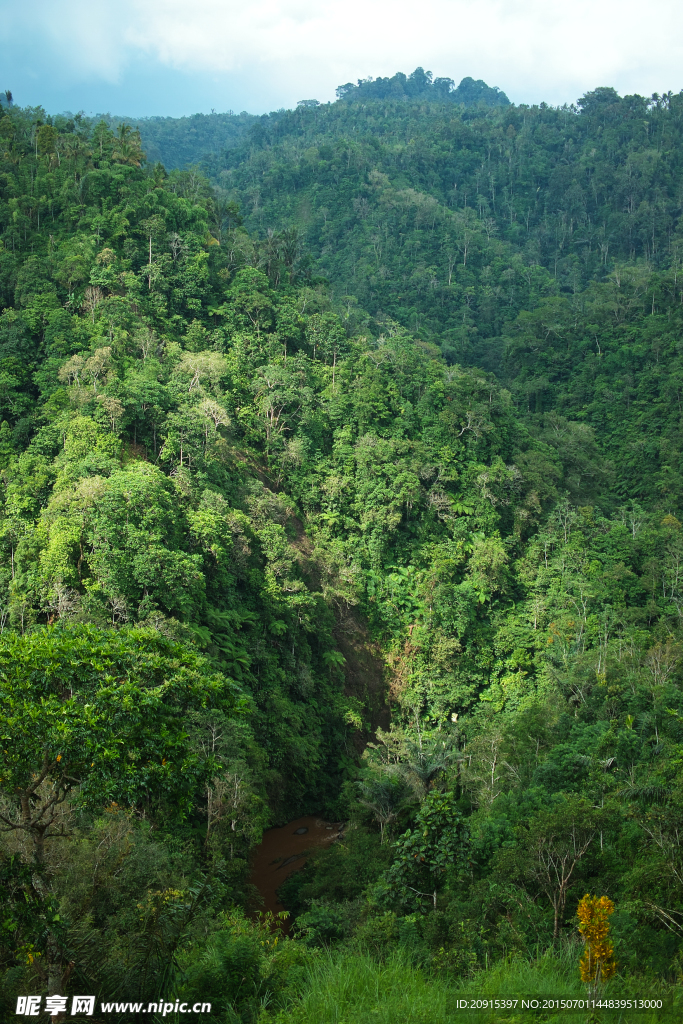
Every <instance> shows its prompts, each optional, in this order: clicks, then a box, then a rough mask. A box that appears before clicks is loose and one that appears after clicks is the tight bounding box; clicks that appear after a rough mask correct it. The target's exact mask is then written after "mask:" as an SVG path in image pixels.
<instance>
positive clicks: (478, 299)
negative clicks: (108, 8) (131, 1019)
mask: <svg viewBox="0 0 683 1024" xmlns="http://www.w3.org/2000/svg"><path fill="white" fill-rule="evenodd" d="M418 71H419V72H420V73H421V75H422V78H420V76H419V75H418V72H415V73H414V74H413V75H411V76H409V77H407V78H406V76H400V75H397V76H394V78H392V79H378V80H377V81H375V82H370V81H366V82H360V83H359V84H358V85H357V86H355V87H352V88H350V89H348V90H347V88H346V87H343V89H342V92H343V95H342V97H341V98H340V99H339V100H338V101H337V102H336V103H334V104H328V105H320V104H316V103H314V102H312V101H307V102H304V103H302V104H300V105H299V107H298V108H297V109H296V110H294V111H280V112H277V113H276V114H274V115H269V116H267V117H263V118H252V117H250V116H249V115H239V118H237V119H235V118H234V116H231V117H232V119H231V120H227V118H228V117H229V115H210V116H209V117H207V118H203V119H181V120H180V121H179V122H173V121H172V120H171V119H160V120H159V121H154V122H145V123H143V124H141V125H140V130H138V129H137V128H136V127H135V126H133V125H130V124H128V123H126V122H125V121H123V120H119V119H114V118H112V119H109V120H108V121H107V120H101V121H90V120H88V119H87V118H85V117H83V116H81V115H76V116H74V117H67V116H63V117H50V116H48V115H46V114H45V112H44V111H43V110H42V109H24V108H20V107H17V106H15V105H10V103H9V100H7V102H6V103H5V104H3V110H2V116H0V300H1V303H2V309H3V311H2V314H1V315H0V731H1V733H2V738H3V742H2V744H0V747H1V748H2V749H1V752H0V790H1V793H2V798H1V800H0V830H1V831H0V876H1V877H2V881H3V885H4V890H5V893H6V894H7V895H6V897H5V904H4V907H3V910H4V917H3V924H2V931H0V970H2V972H3V989H2V992H3V994H2V996H0V998H1V999H4V1000H5V1006H6V1008H7V1012H8V1013H14V1009H13V1007H14V1005H15V1002H14V999H15V996H16V995H17V994H18V993H23V992H25V991H28V990H29V989H30V990H31V991H34V990H35V991H48V992H49V993H50V994H60V993H64V994H70V993H72V992H82V991H92V992H95V991H96V992H97V993H98V997H102V998H109V997H113V998H116V999H120V1000H137V999H143V1000H144V1001H145V1005H146V1001H147V1000H148V999H153V998H157V997H158V995H159V992H160V991H161V990H164V989H165V990H167V991H168V992H172V993H173V994H174V997H175V996H176V995H177V997H178V998H187V999H190V1000H192V999H193V998H194V997H195V996H197V997H198V998H199V997H201V998H205V996H206V997H207V998H208V997H209V996H210V998H211V999H212V1000H213V1003H214V1006H215V1010H216V1013H217V1014H218V1018H217V1019H219V1020H221V1021H225V1022H226V1024H227V1022H228V1021H230V1022H234V1021H236V1020H240V1021H243V1022H245V1024H247V1022H252V1021H258V1022H259V1024H275V1022H282V1021H284V1020H285V1019H287V1020H289V1019H291V1018H292V1017H293V1019H295V1020H297V1021H300V1022H301V1024H304V1022H306V1024H307V1022H309V1021H310V1022H312V1021H319V1020H324V1019H327V1018H326V1017H325V1016H324V1012H327V1011H324V1012H323V1011H322V1010H321V1008H320V1006H321V1003H320V1002H319V1000H323V1001H324V999H325V998H328V997H329V998H330V999H332V1000H333V1002H334V1001H335V1000H336V1003H335V1005H337V1006H338V1007H340V1006H341V1007H342V1008H345V1009H344V1012H345V1013H346V1017H345V1018H344V1019H348V1020H349V1021H353V1022H354V1024H355V1022H356V1021H359V1022H360V1021H361V1020H363V1021H365V1020H367V1019H368V1014H369V1013H370V1012H371V1011H372V1009H373V1006H374V1004H373V1003H372V1002H371V1003H370V1004H368V1003H367V999H370V996H369V995H368V993H370V992H373V991H377V985H378V984H379V982H378V981H377V979H378V977H379V976H380V974H381V972H382V971H385V972H388V973H386V974H385V975H382V976H383V977H387V978H388V977H389V974H390V972H391V971H392V970H394V969H398V966H397V965H399V964H401V965H402V967H401V971H402V972H403V973H402V976H401V977H402V981H401V984H402V985H403V986H404V987H405V991H406V992H407V991H411V992H413V996H412V997H411V998H413V999H414V1001H415V1006H423V1007H427V1006H428V1005H429V1006H432V1009H431V1010H428V1009H424V1013H423V1017H424V1019H429V1020H439V1019H444V1020H445V1019H448V1016H447V1009H445V1008H444V1007H446V1006H447V999H448V998H450V996H449V993H451V994H452V993H453V992H454V991H455V988H454V986H458V985H460V986H461V987H462V986H466V985H467V984H469V983H470V982H471V984H472V985H474V986H476V985H479V986H480V988H481V986H482V985H484V984H494V983H495V984H500V985H501V986H502V989H501V991H503V992H505V991H506V986H508V989H509V987H510V986H514V985H517V987H518V988H519V986H520V985H522V984H527V985H529V984H534V985H535V984H537V983H540V982H541V981H542V980H543V978H545V979H546V982H544V983H547V984H553V985H555V986H556V989H554V990H552V991H558V990H557V986H558V985H562V986H564V989H563V990H565V991H567V992H568V993H572V992H574V993H576V992H577V991H579V992H580V991H582V989H581V986H580V981H579V972H578V965H577V961H578V955H579V949H578V945H579V943H580V937H579V934H578V932H577V930H576V912H577V906H578V904H579V900H580V899H581V897H583V896H584V895H585V894H586V893H593V894H594V895H596V896H603V895H604V896H606V897H609V898H610V899H611V900H612V901H613V902H614V904H615V906H616V910H615V912H614V914H613V916H612V919H611V922H612V932H613V936H614V942H615V949H616V953H615V955H616V958H617V963H618V974H617V977H616V978H615V979H613V980H612V981H611V982H610V983H609V984H610V985H611V986H612V989H611V991H626V990H628V991H630V989H629V985H630V986H631V988H632V987H633V983H634V979H637V981H638V984H639V986H640V990H641V991H642V992H646V991H650V989H648V985H652V986H654V988H653V989H652V990H653V991H664V990H666V986H669V985H671V986H674V988H675V986H676V985H677V981H676V979H677V978H679V976H680V972H681V964H682V960H681V957H682V956H683V952H682V950H683V945H682V939H683V934H682V930H683V918H682V916H681V906H682V900H683V850H682V847H681V839H680V837H681V834H682V826H683V822H682V820H681V795H682V785H683V776H682V775H681V764H682V763H683V761H682V756H681V755H682V751H683V724H682V723H683V719H682V716H683V694H682V692H681V681H682V675H681V673H682V656H683V646H682V645H683V633H682V630H681V616H682V615H683V574H682V573H681V562H682V558H683V534H682V532H681V530H682V524H683V478H682V476H681V446H682V445H683V434H682V417H683V409H682V408H681V388H682V387H683V364H682V363H681V359H682V356H683V348H682V344H683V343H682V338H683V329H682V328H683V324H682V313H683V310H682V305H683V292H682V291H681V284H680V282H679V275H680V266H679V259H680V239H681V235H680V228H679V219H680V197H681V195H682V194H683V192H682V191H681V185H682V184H683V182H681V179H680V175H681V171H680V169H679V167H680V164H681V154H682V153H683V149H682V146H681V138H680V133H681V114H682V113H683V97H680V96H672V95H670V94H669V95H666V96H664V97H659V96H656V97H653V98H652V99H651V100H645V99H643V98H641V97H626V98H620V97H619V96H618V95H617V94H616V93H615V92H614V91H613V90H611V89H598V90H596V91H595V92H593V93H590V94H587V95H586V96H585V97H583V99H582V100H580V101H579V103H578V105H577V106H576V108H563V109H553V108H549V107H547V106H544V105H541V106H539V107H534V108H529V107H519V106H514V105H512V104H509V103H508V102H507V99H506V97H504V95H503V94H501V93H500V92H498V91H496V90H489V89H488V87H487V86H484V85H483V83H474V82H472V81H471V80H469V81H468V80H467V79H465V80H464V81H463V82H462V83H461V85H460V86H459V87H458V89H455V88H454V87H453V83H452V82H450V80H440V79H437V80H436V81H433V80H432V79H431V77H430V76H429V75H428V73H425V72H422V70H421V69H418ZM444 82H445V83H446V84H445V85H444V84H443V83H444ZM400 90H403V92H400ZM411 90H412V91H411ZM459 90H464V91H462V92H461V93H460V98H458V92H459ZM487 90H488V91H487ZM492 94H493V95H492ZM465 97H469V98H465ZM468 104H469V105H468ZM221 117H223V118H225V119H226V120H225V122H224V123H223V122H220V121H219V120H216V119H217V118H221ZM212 118H214V119H213V120H212ZM148 132H149V135H150V138H153V137H154V138H156V142H154V145H157V146H158V147H159V151H162V144H163V152H167V151H168V150H169V149H171V148H173V147H175V148H176V152H177V154H179V158H178V159H179V162H180V161H181V159H182V162H184V163H186V164H187V165H188V166H186V167H184V168H182V169H181V168H178V167H176V168H175V169H171V168H170V167H169V168H166V167H164V165H163V164H162V163H161V162H159V161H156V160H154V159H150V158H149V154H150V152H152V150H153V146H152V145H151V144H148V143H147V141H146V133H148ZM155 132H156V133H157V134H156V136H154V133H155ZM192 132H195V133H196V134H195V136H192V134H191V133H192ZM220 132H224V133H225V136H224V139H223V145H222V146H219V145H218V141H217V140H218V139H219V137H220ZM174 140H176V141H174ZM207 140H208V142H207ZM146 148H147V155H146V153H145V149H146ZM200 165H201V166H200ZM303 813H320V814H325V815H328V816H330V817H332V818H334V819H335V820H341V819H344V820H345V821H347V828H346V832H345V835H344V838H343V840H342V841H340V842H338V843H336V844H335V845H334V846H333V847H332V848H331V849H329V850H327V851H326V852H325V853H321V854H318V855H316V856H315V857H313V858H312V859H311V860H310V861H309V863H308V865H307V866H306V868H305V869H304V870H302V871H300V872H298V873H297V874H295V875H294V876H292V878H291V879H290V880H289V881H288V882H287V884H286V885H285V886H284V887H283V889H282V898H283V900H284V902H285V905H286V906H287V907H288V909H289V910H290V911H291V913H292V915H293V920H294V931H293V933H292V935H293V936H294V937H290V938H277V929H275V930H273V927H272V926H273V922H267V923H265V924H264V923H263V922H254V921H253V920H252V919H250V918H248V917H246V916H245V915H246V913H247V912H248V911H253V909H254V907H255V906H256V905H257V897H256V894H255V893H254V891H253V889H251V888H250V887H249V885H248V883H247V878H248V859H249V853H250V850H252V848H253V847H254V845H255V844H257V843H258V842H259V840H260V837H261V834H262V831H263V829H264V827H267V826H268V825H270V824H273V823H284V822H286V821H288V820H290V819H291V818H293V817H295V816H297V815H300V814H303ZM276 938H277V942H276ZM326 946H327V947H329V948H330V950H331V953H330V957H329V958H328V959H324V958H323V957H322V956H321V954H320V950H321V949H323V948H324V947H326ZM531 964H535V965H536V966H534V967H531V966H529V965H531ZM382 965H383V966H382ZM524 970H528V971H532V973H531V974H527V975H524V974H523V971H524ZM496 971H497V972H498V973H497V974H496ZM515 971H517V972H518V973H515ZM533 971H536V972H537V973H536V974H534V973H533ZM335 972H337V973H335ZM354 972H356V973H354ZM364 972H365V973H364ZM378 972H379V974H378ZM506 972H507V973H506ZM519 972H522V973H519ZM544 972H545V973H544ZM553 972H554V973H553ZM572 972H573V973H572ZM342 976H344V977H346V978H347V979H352V980H348V983H345V984H346V987H345V988H343V991H341V990H340V989H339V988H338V987H335V986H339V985H341V981H340V979H341V977H342ZM574 976H575V977H574ZM522 977H524V978H526V982H525V983H524V982H522V981H520V980H519V979H520V978H522ZM572 978H574V980H572ZM316 979H317V980H316ZM373 979H374V980H373ZM468 979H469V980H468ZM496 979H497V981H496ZM548 979H550V980H549V981H548ZM316 986H317V987H316ZM354 986H355V987H354ZM411 986H413V988H411ZM425 986H426V987H425ZM615 986H616V987H615ZM619 986H622V987H621V988H619ZM394 987H395V986H394ZM679 987H680V986H679ZM390 988H392V986H390ZM392 991H393V988H392ZM520 991H521V989H520ZM676 991H678V990H677V989H676ZM325 993H327V994H328V995H327V996H325ZM332 994H334V995H332ZM674 994H675V993H674ZM373 998H374V997H373ZM378 998H379V997H378ZM387 998H389V996H387ZM392 998H393V996H392ZM396 999H397V1000H398V999H399V997H398V995H397V996H396ZM316 1000H318V1002H316ZM364 1000H365V1001H364ZM430 1000H436V1002H434V1003H433V1004H432V1003H430ZM439 1000H441V1001H440V1002H439ZM444 1000H445V1001H446V1002H444ZM345 1001H346V1002H345ZM437 1004H438V1008H437V1009H435V1008H434V1007H437ZM326 1005H327V1004H326ZM392 1007H393V1008H392ZM385 1010H386V1012H385V1018H386V1020H387V1021H389V1020H391V1021H394V1020H399V1019H400V1020H403V1019H405V1013H404V1012H403V1011H401V1008H400V1000H399V1001H398V1002H396V1005H395V1006H394V1004H391V1006H389V1005H388V1004H387V1007H385ZM141 1012H142V1011H141ZM335 1012H336V1011H335ZM672 1012H673V1011H672ZM402 1013H403V1016H402V1015H401V1014H402ZM439 1014H441V1016H440V1017H439ZM112 1019H113V1018H112ZM121 1019H125V1015H123V1016H122V1017H121ZM140 1019H141V1020H147V1019H151V1017H140ZM330 1019H332V1018H330ZM339 1019H341V1018H339ZM518 1019H522V1018H518ZM672 1019H674V1018H672Z"/></svg>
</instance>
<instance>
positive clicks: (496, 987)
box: [263, 950, 683, 1024]
mask: <svg viewBox="0 0 683 1024" xmlns="http://www.w3.org/2000/svg"><path fill="white" fill-rule="evenodd" d="M667 992H668V993H671V992H672V990H671V988H669V989H666V988H664V987H663V986H662V984H661V983H655V982H652V983H647V982H642V981H639V982H624V981H623V980H622V979H618V978H617V979H615V981H614V982H612V983H611V984H610V987H609V989H608V990H607V991H606V993H605V994H606V995H608V996H611V997H613V998H620V997H621V998H629V997H631V998H633V997H634V996H638V997H640V998H652V997H659V998H662V996H663V995H664V994H665V993H667ZM585 994H586V993H585V987H584V986H583V985H582V984H581V982H580V981H579V979H578V969H577V956H576V953H575V951H571V950H566V951H560V952H559V953H551V954H546V955H544V956H543V957H540V958H539V959H538V960H536V961H533V962H531V963H529V962H521V961H511V962H510V961H508V962H506V963H502V964H496V965H495V966H494V967H492V968H491V969H489V970H487V971H481V972H479V973H477V974H476V975H475V976H474V977H473V978H471V979H469V980H457V979H454V980H450V981H449V980H448V979H445V978H442V977H436V978H435V977H430V976H429V975H428V974H427V973H425V972H424V971H421V970H419V969H416V968H415V967H413V966H411V965H410V963H409V962H407V961H406V959H405V958H404V957H402V956H401V955H400V954H397V955H395V956H394V957H393V958H392V959H390V960H389V961H388V962H386V963H384V964H380V963H377V962H376V961H375V960H373V959H372V958H371V957H370V956H368V955H367V954H364V953H352V952H348V951H344V952H339V953H336V952H328V953H325V954H323V955H321V956H320V957H319V958H317V959H316V960H315V962H314V963H313V964H312V965H311V966H310V968H309V970H308V973H307V977H306V980H305V983H304V985H303V987H302V993H301V996H300V999H299V1000H298V1001H297V1002H296V1003H294V1004H293V1005H290V1006H289V1007H288V1008H287V1010H286V1011H283V1012H281V1013H280V1014H278V1015H277V1016H270V1015H264V1018H263V1024H271V1022H272V1024H446V1022H448V1024H451V1022H453V1021H462V1022H463V1024H470V1022H471V1024H493V1022H495V1024H498V1022H501V1024H503V1022H505V1024H531V1022H540V1021H543V1022H558V1024H559V1022H563V1024H578V1022H582V1024H585V1022H586V1021H587V1020H588V1019H589V1014H588V1012H587V1011H585V1010H584V1011H580V1012H552V1011H551V1012H533V1011H532V1012H530V1011H528V1010H527V1011H523V1010H521V1009H520V1008H517V1009H516V1010H510V1011H502V1012H501V1011H498V1010H490V1011H484V1012H480V1013H472V1012H468V1011H465V1010H460V1009H458V1007H457V1000H458V999H462V998H474V997H482V996H488V997H494V998H496V997H497V998H504V997H507V998H510V997H512V998H515V997H520V996H522V995H533V996H536V997H541V998H543V997H546V998H557V997H560V998H562V997H564V998H568V997H574V998H585ZM673 996H674V999H675V1008H674V1007H673V1006H670V1007H669V1008H668V1009H665V1010H662V1011H659V1012H645V1013H637V1014H634V1013H632V1012H631V1013H628V1012H623V1013H620V1012H605V1011H602V1012H601V1013H600V1014H599V1015H598V1017H597V1018H596V1019H597V1020H601V1021H602V1020H604V1021H606V1022H613V1024H630V1022H631V1021H633V1024H655V1022H656V1024H669V1022H671V1024H673V1022H674V1021H679V1020H681V1019H683V990H682V989H681V987H680V986H677V987H676V988H675V990H673ZM669 999H671V995H669Z"/></svg>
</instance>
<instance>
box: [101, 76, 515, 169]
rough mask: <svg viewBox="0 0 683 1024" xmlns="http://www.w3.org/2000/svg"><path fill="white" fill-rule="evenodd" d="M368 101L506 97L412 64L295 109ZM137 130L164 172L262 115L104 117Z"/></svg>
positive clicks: (478, 102) (496, 103) (485, 102)
mask: <svg viewBox="0 0 683 1024" xmlns="http://www.w3.org/2000/svg"><path fill="white" fill-rule="evenodd" d="M371 100H392V101H396V100H400V101H403V102H411V101H413V102H415V101H420V102H425V101H427V102H429V103H438V104H448V105H449V106H450V105H451V104H452V105H453V106H456V107H458V106H459V107H506V106H510V100H509V99H508V98H507V96H506V95H505V93H504V92H501V90H500V89H499V88H498V87H497V86H494V87H491V86H489V85H487V84H486V82H482V81H481V79H479V80H477V81H475V80H474V79H473V78H463V80H462V81H461V83H460V85H458V86H457V87H456V85H455V82H454V80H453V79H452V78H433V76H432V72H431V71H424V70H423V69H422V68H416V69H415V71H413V73H412V74H411V75H404V74H403V72H401V71H399V72H397V73H396V74H395V75H393V77H391V78H374V79H373V78H365V79H359V80H358V83H357V84H356V85H354V84H353V83H352V82H347V83H346V85H340V86H339V87H338V88H337V100H336V101H335V103H334V104H322V103H319V102H318V100H301V101H300V102H299V104H298V107H299V108H314V107H329V106H336V105H337V104H338V103H343V104H349V103H357V102H358V103H366V102H368V101H371ZM287 113H289V111H286V110H277V111H274V112H273V113H271V114H268V115H265V116H266V117H267V118H268V121H269V122H270V123H274V122H277V121H280V120H281V119H282V117H283V115H286V114H287ZM124 120H125V121H126V122H127V123H129V124H132V125H133V126H134V127H135V128H137V129H139V131H140V135H141V136H142V141H143V145H144V147H145V151H146V153H147V159H148V160H149V161H150V162H152V163H156V162H157V161H160V162H161V163H162V164H163V165H164V166H165V167H166V168H167V169H168V170H173V169H175V168H182V167H188V166H190V165H191V164H196V163H199V162H201V161H202V160H203V159H204V158H205V157H207V156H209V155H211V154H214V155H216V154H219V153H222V152H225V151H226V150H231V149H235V148H236V147H238V146H239V145H240V144H241V143H242V142H243V141H245V140H246V139H247V133H248V131H249V129H250V128H251V127H252V125H254V123H255V122H257V121H263V117H260V116H259V115H256V114H248V113H247V112H246V111H242V112H241V113H240V114H234V113H233V112H232V111H228V112H227V113H223V114H216V113H211V114H192V115H191V116H190V117H143V118H123V117H109V118H107V121H108V123H109V124H111V125H112V126H114V127H115V126H116V125H118V124H119V123H121V122H122V121H124Z"/></svg>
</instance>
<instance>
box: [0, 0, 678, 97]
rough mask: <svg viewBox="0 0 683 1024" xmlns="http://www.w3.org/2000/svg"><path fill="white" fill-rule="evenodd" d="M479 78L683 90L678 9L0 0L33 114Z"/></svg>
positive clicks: (511, 2)
mask: <svg viewBox="0 0 683 1024" xmlns="http://www.w3.org/2000/svg"><path fill="white" fill-rule="evenodd" d="M418 66H421V67H423V68H425V70H430V71H432V72H433V73H434V75H435V76H447V77H449V78H453V79H454V80H455V82H456V84H457V83H458V82H459V81H460V80H461V79H462V78H464V77H465V76H467V75H470V76H472V77H473V78H482V79H484V81H485V82H487V83H488V84H489V85H497V86H499V88H501V89H502V90H503V91H504V92H506V93H507V95H508V96H509V97H510V99H511V100H512V101H513V102H516V103H539V102H541V101H545V102H546V103H551V104H562V103H565V102H567V103H571V102H574V101H575V100H576V99H578V97H580V96H581V95H583V94H584V93H585V92H587V91H588V90H590V89H594V88H596V87H598V86H603V85H610V86H613V87H614V88H616V89H617V90H618V91H619V92H620V93H621V94H622V95H624V94H627V93H633V92H638V93H641V94H642V95H646V96H650V95H651V94H652V93H653V92H660V93H662V92H667V91H669V90H671V91H673V92H679V91H681V89H683V4H682V3H681V2H680V0H649V2H648V3H645V4H644V3H642V0H574V2H572V3H567V2H561V3H560V2H558V0H419V2H416V0H412V2H406V0H246V2H245V0H31V2H30V3H29V2H24V3H17V2H16V0H11V2H10V0H0V70H1V74H2V76H3V79H2V80H0V88H1V89H3V90H4V89H6V88H9V89H11V90H12V92H13V95H14V98H15V102H17V103H18V104H20V105H21V106H37V105H42V106H43V107H45V109H46V110H47V111H48V112H49V113H59V112H62V111H66V110H70V111H72V112H76V111H78V110H84V111H85V112H86V113H87V114H91V113H92V114H94V113H105V112H110V113H112V114H120V115H128V116H130V117H144V116H149V115H153V114H159V115H166V116H174V117H177V116H181V115H184V114H192V113H196V112H204V113H209V112H210V111H211V110H216V111H219V112H222V111H226V110H234V111H235V112H239V111H241V110H247V111H249V112H250V113H255V114H259V113H264V112H267V111H270V110H277V109H279V108H281V107H293V106H295V105H296V103H297V102H298V101H299V100H302V99H317V100H320V101H321V102H326V101H328V100H333V99H334V96H335V88H336V86H338V85H340V84H343V83H345V82H349V81H352V82H355V81H356V80H357V79H358V78H367V77H369V76H372V77H374V78H377V77H379V76H380V75H393V74H394V73H395V72H396V71H404V72H406V73H410V72H411V71H412V70H413V69H414V68H416V67H418Z"/></svg>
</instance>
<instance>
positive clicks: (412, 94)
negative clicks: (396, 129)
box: [337, 68, 510, 107]
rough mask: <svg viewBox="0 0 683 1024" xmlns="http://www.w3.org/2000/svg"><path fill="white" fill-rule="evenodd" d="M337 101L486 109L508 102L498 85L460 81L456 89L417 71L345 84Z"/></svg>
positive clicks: (448, 82) (450, 81)
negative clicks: (429, 103)
mask: <svg viewBox="0 0 683 1024" xmlns="http://www.w3.org/2000/svg"><path fill="white" fill-rule="evenodd" d="M337 98H338V99H340V100H346V101H347V102H348V101H353V100H385V99H391V100H432V101H433V100H436V101H437V102H442V101H447V102H449V103H457V104H460V105H462V106H465V107H473V106H476V105H477V104H480V103H481V104H483V105H484V106H486V107H507V106H509V105H510V100H509V99H508V98H507V96H506V95H505V93H504V92H501V91H500V89H499V88H498V86H493V88H492V87H491V86H490V85H487V84H486V82H482V80H481V79H478V80H477V81H476V82H475V80H474V79H473V78H463V80H462V82H461V83H460V85H459V86H457V88H456V85H455V82H454V81H453V79H452V78H433V76H432V73H431V71H425V70H424V69H423V68H416V69H415V70H414V71H413V73H412V75H404V74H403V72H401V71H399V72H397V73H396V74H395V75H394V76H393V77H392V78H374V79H373V78H364V79H363V78H361V79H359V80H358V84H357V85H353V83H352V82H347V84H346V85H340V86H339V88H338V89H337Z"/></svg>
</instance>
